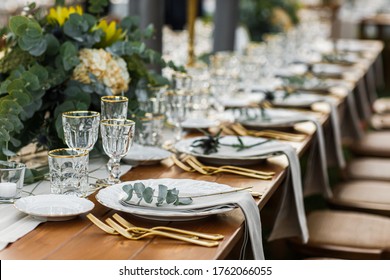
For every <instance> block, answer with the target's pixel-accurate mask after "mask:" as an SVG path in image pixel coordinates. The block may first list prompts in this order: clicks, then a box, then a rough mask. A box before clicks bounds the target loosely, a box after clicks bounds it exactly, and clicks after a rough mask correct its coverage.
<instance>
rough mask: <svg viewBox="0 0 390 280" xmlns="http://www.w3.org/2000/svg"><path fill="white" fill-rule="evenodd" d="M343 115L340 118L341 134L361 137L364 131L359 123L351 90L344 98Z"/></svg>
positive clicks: (356, 137)
mask: <svg viewBox="0 0 390 280" xmlns="http://www.w3.org/2000/svg"><path fill="white" fill-rule="evenodd" d="M346 101H347V102H346V107H345V112H344V116H343V117H342V118H341V119H342V121H341V128H342V132H343V133H342V136H343V137H350V138H352V139H362V138H363V136H364V132H363V129H362V127H361V126H360V123H359V115H358V112H357V105H356V102H355V98H354V96H353V93H352V92H349V93H348V95H347V100H346Z"/></svg>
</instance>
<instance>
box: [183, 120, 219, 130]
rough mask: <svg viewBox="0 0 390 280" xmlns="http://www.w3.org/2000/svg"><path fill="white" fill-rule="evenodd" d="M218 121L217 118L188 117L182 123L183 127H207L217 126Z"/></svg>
mask: <svg viewBox="0 0 390 280" xmlns="http://www.w3.org/2000/svg"><path fill="white" fill-rule="evenodd" d="M219 124H220V122H219V121H218V120H210V119H188V120H185V121H184V122H183V123H182V127H183V128H184V129H197V128H200V129H207V128H210V127H215V126H218V125H219Z"/></svg>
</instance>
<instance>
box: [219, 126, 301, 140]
mask: <svg viewBox="0 0 390 280" xmlns="http://www.w3.org/2000/svg"><path fill="white" fill-rule="evenodd" d="M221 129H222V132H223V133H225V134H227V135H238V136H254V137H265V138H271V139H276V140H285V141H291V142H300V141H303V140H304V139H305V138H306V135H305V134H302V133H290V132H284V131H277V130H270V129H267V130H249V129H247V128H245V127H244V126H243V125H241V124H239V123H234V124H231V125H230V126H222V127H221Z"/></svg>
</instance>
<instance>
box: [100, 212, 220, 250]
mask: <svg viewBox="0 0 390 280" xmlns="http://www.w3.org/2000/svg"><path fill="white" fill-rule="evenodd" d="M106 222H107V224H109V225H110V226H111V227H112V228H113V229H115V230H116V231H117V232H118V233H119V234H120V235H122V236H123V237H126V238H127V239H130V240H140V239H142V238H144V237H148V236H162V237H167V238H171V239H175V240H180V241H185V242H188V243H192V244H196V245H200V246H205V247H214V246H218V244H219V242H218V241H213V240H198V239H192V238H189V237H185V236H182V235H177V234H173V233H168V232H163V231H157V230H148V229H144V228H140V229H144V230H147V231H145V232H144V233H142V234H134V233H132V232H129V231H127V230H126V229H125V228H123V227H122V226H120V225H119V224H117V223H116V222H114V221H113V220H112V219H110V218H108V219H106Z"/></svg>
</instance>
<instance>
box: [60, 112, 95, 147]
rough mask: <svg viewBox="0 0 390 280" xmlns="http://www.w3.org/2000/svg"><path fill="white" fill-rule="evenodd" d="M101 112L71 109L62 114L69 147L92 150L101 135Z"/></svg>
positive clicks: (66, 141)
mask: <svg viewBox="0 0 390 280" xmlns="http://www.w3.org/2000/svg"><path fill="white" fill-rule="evenodd" d="M99 122H100V113H98V112H94V111H70V112H65V113H63V114H62V125H63V129H64V136H65V143H66V145H68V147H69V148H79V149H85V150H87V151H88V152H90V151H91V150H92V149H93V146H94V145H95V143H96V141H97V139H98V136H99Z"/></svg>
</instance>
